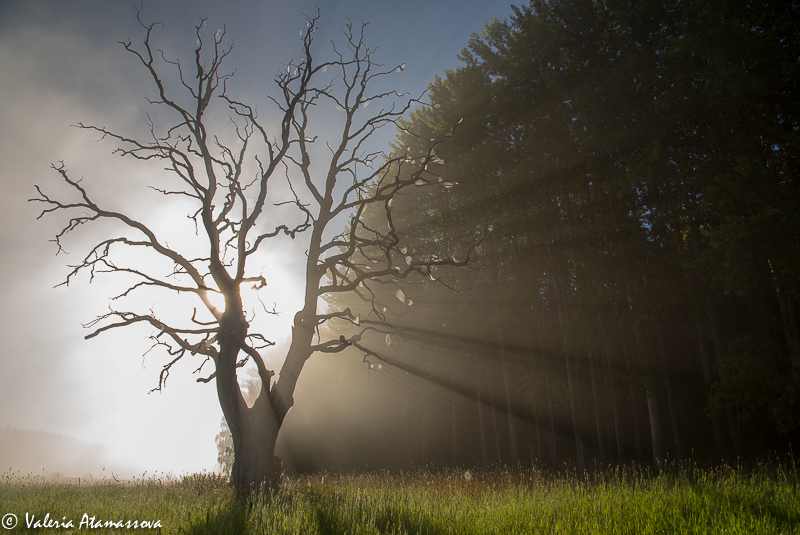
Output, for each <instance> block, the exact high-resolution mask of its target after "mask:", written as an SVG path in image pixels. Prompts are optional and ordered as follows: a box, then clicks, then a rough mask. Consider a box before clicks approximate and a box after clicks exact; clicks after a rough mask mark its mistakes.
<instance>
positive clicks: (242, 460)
mask: <svg viewBox="0 0 800 535" xmlns="http://www.w3.org/2000/svg"><path fill="white" fill-rule="evenodd" d="M228 308H233V307H228ZM239 310H240V311H241V307H239ZM308 317H311V315H310V314H308V313H306V311H304V312H301V313H298V314H297V316H296V317H295V325H294V327H293V328H292V343H291V345H290V347H289V352H288V353H287V356H286V362H285V363H284V365H283V368H282V369H281V375H280V377H279V380H278V381H277V382H276V383H275V384H274V385H272V388H270V378H271V376H270V375H268V374H267V372H266V370H265V369H264V368H263V364H261V363H259V376H260V377H261V392H260V394H259V396H258V398H257V399H256V401H255V403H254V404H253V406H252V407H250V408H248V407H247V404H246V403H245V400H244V397H243V396H242V392H241V389H240V388H239V383H238V381H237V380H236V361H237V358H238V356H239V354H240V348H241V347H242V345H243V341H244V339H245V338H244V336H245V334H246V332H247V331H246V325H247V323H246V322H244V316H243V315H241V314H240V315H239V316H238V317H237V316H236V315H235V314H232V315H231V317H230V318H227V316H224V317H223V320H222V321H221V322H220V326H221V327H222V329H221V330H220V332H221V333H224V335H223V336H222V338H221V340H220V353H219V355H218V357H217V377H216V381H217V394H218V396H219V401H220V406H221V407H222V412H223V414H224V416H225V420H226V422H227V423H228V428H229V429H230V431H231V439H232V442H233V455H234V460H233V470H232V472H231V483H232V484H233V486H234V487H235V489H236V492H237V494H238V495H239V496H249V495H250V494H251V493H253V492H263V491H267V490H275V489H277V487H278V484H279V482H280V477H281V472H282V462H281V460H280V459H279V458H278V457H276V456H275V444H276V442H277V440H278V433H279V432H280V429H281V426H282V425H283V421H284V418H285V417H286V414H287V413H288V412H289V409H290V408H291V407H292V405H293V404H294V398H293V394H294V389H295V386H296V385H297V378H298V377H299V376H300V372H301V371H302V369H303V366H304V365H305V362H306V361H307V360H308V357H309V356H310V355H311V340H312V336H313V329H312V328H311V327H310V324H311V322H309V321H308V320H307V319H306V318H308ZM242 322H244V323H242Z"/></svg>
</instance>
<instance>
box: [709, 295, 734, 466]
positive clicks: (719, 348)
mask: <svg viewBox="0 0 800 535" xmlns="http://www.w3.org/2000/svg"><path fill="white" fill-rule="evenodd" d="M706 311H707V312H708V319H709V321H710V322H711V335H712V338H713V340H714V352H715V354H716V357H717V362H719V361H720V360H722V358H723V357H724V356H725V346H726V344H725V342H723V340H722V326H721V325H720V323H719V315H718V314H717V311H716V309H715V308H714V306H713V305H712V304H711V302H710V301H708V302H706ZM725 415H726V416H727V419H728V430H729V431H730V434H731V442H732V443H733V448H734V449H735V450H736V451H740V450H741V449H742V441H741V433H740V431H739V417H738V415H737V414H736V409H735V408H734V407H731V406H727V407H725Z"/></svg>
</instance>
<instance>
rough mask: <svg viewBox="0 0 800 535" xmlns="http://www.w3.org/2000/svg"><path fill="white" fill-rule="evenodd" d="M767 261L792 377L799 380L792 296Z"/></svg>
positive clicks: (798, 346) (799, 359)
mask: <svg viewBox="0 0 800 535" xmlns="http://www.w3.org/2000/svg"><path fill="white" fill-rule="evenodd" d="M767 262H768V263H769V268H770V271H771V272H772V280H773V282H774V283H775V294H776V297H777V298H778V308H779V309H780V311H781V326H782V327H783V334H784V336H785V337H786V345H787V346H789V360H790V362H791V366H792V377H794V379H795V380H796V381H800V335H799V334H798V328H797V316H796V314H795V310H794V309H795V307H794V303H793V302H792V301H793V300H792V297H791V296H790V295H789V294H788V293H787V292H786V283H785V281H784V277H783V274H782V273H781V272H780V271H779V270H778V268H777V266H775V264H774V263H773V262H772V261H771V260H767Z"/></svg>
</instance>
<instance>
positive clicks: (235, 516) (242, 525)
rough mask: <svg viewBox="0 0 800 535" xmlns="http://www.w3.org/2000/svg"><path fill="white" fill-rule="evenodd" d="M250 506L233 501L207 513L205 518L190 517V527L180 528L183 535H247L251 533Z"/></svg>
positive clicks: (240, 501)
mask: <svg viewBox="0 0 800 535" xmlns="http://www.w3.org/2000/svg"><path fill="white" fill-rule="evenodd" d="M248 509H249V508H248V506H247V503H246V502H245V501H243V500H231V501H228V502H225V503H223V504H221V505H219V506H218V507H217V508H216V509H209V510H208V511H206V514H205V517H199V518H192V517H191V516H190V517H189V526H188V527H187V528H183V527H182V528H180V530H179V533H181V534H182V535H246V534H249V533H250V525H249V522H248V516H249V515H248Z"/></svg>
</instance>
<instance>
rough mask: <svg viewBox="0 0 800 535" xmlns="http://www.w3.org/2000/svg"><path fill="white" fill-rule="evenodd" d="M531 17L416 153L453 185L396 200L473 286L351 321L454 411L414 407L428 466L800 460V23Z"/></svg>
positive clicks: (431, 283) (766, 15)
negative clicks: (372, 326)
mask: <svg viewBox="0 0 800 535" xmlns="http://www.w3.org/2000/svg"><path fill="white" fill-rule="evenodd" d="M513 9H514V14H513V15H512V16H511V17H510V18H509V19H507V20H503V21H500V20H496V19H495V20H494V21H492V22H490V23H487V24H486V26H485V28H484V30H483V31H482V32H481V33H479V34H478V33H475V34H473V36H472V38H471V39H470V41H469V44H468V45H467V46H466V47H465V48H464V49H463V51H462V53H461V55H460V60H461V62H462V65H461V66H460V67H458V68H456V69H454V70H448V71H447V72H446V74H445V75H444V76H443V77H437V78H436V79H435V81H434V82H433V83H432V84H431V85H430V87H429V105H427V106H423V107H419V108H417V109H416V110H415V111H414V112H413V113H412V114H411V116H410V118H409V119H407V120H405V121H403V122H401V124H400V130H399V133H398V136H397V138H396V140H395V142H394V145H393V148H394V154H395V155H401V156H402V155H405V156H406V160H407V161H408V162H409V163H411V164H412V165H416V166H417V168H422V169H424V170H425V171H426V172H428V173H429V174H430V177H431V178H430V179H427V180H425V181H424V182H423V181H418V183H417V185H418V186H420V187H418V188H412V189H413V191H411V190H406V192H404V195H403V196H402V198H397V199H395V200H394V202H395V205H394V206H393V207H392V218H393V220H394V224H395V225H396V227H397V229H398V235H399V236H400V237H401V240H400V242H399V244H398V246H399V247H401V248H400V251H401V252H402V254H403V255H404V257H405V261H406V262H407V263H408V265H412V264H413V262H415V260H416V259H418V258H431V257H430V255H431V254H432V253H431V251H436V250H439V251H440V250H448V251H455V253H454V257H457V255H458V254H461V255H462V258H461V260H463V256H464V255H466V254H467V252H469V255H470V260H469V265H470V267H471V268H472V269H468V270H457V271H453V270H450V271H447V270H445V269H432V270H431V271H430V272H429V273H427V276H422V275H420V276H419V277H418V280H414V281H411V280H405V279H402V280H395V281H391V282H390V283H388V284H385V285H383V286H382V287H381V288H374V289H371V290H370V293H369V295H363V296H361V297H362V299H361V300H358V299H355V298H352V297H350V298H348V299H349V300H345V301H346V302H342V301H341V300H338V301H336V304H337V305H339V306H342V305H343V304H347V305H349V306H352V307H353V310H354V311H355V310H356V309H357V307H358V306H359V305H358V302H359V301H361V302H364V303H367V306H365V307H364V308H363V312H362V313H363V314H364V316H362V317H368V316H369V315H370V313H374V311H376V310H378V311H380V310H383V312H384V313H385V314H387V315H388V316H390V317H391V319H392V322H393V324H395V325H397V332H396V333H395V334H394V335H386V340H385V343H384V344H383V345H382V346H381V347H382V350H381V351H379V352H376V353H375V354H366V355H364V361H365V362H366V363H367V365H368V366H370V368H371V369H374V365H375V363H378V362H380V363H382V364H383V365H385V366H386V368H385V369H384V371H383V373H384V374H386V373H389V372H391V371H392V370H394V372H395V373H397V372H398V371H399V372H400V373H403V374H407V375H408V376H409V377H414V378H416V379H418V380H421V381H423V382H424V383H425V384H428V385H435V386H436V388H438V389H439V390H438V392H439V394H436V395H434V394H430V393H427V394H425V395H418V396H415V397H414V399H413V400H411V401H406V402H405V403H406V404H407V407H406V409H405V413H404V414H405V416H404V418H400V420H398V421H401V420H402V421H403V422H404V423H402V426H401V427H402V431H400V433H401V434H412V435H418V436H416V437H415V439H414V444H415V446H414V447H413V448H415V449H414V450H413V451H412V452H407V453H406V455H407V456H409V458H411V459H412V460H415V461H416V462H419V463H423V464H424V463H433V464H436V465H467V464H483V465H485V466H486V465H490V464H494V463H507V464H518V463H528V462H552V463H557V462H561V461H563V460H569V459H572V460H575V461H577V462H578V463H579V465H580V466H586V464H587V462H588V461H589V459H591V458H599V459H602V460H607V461H611V460H619V461H622V460H629V459H639V460H656V461H662V460H664V459H666V458H667V457H669V458H684V457H688V456H690V455H698V456H709V457H713V456H718V455H723V454H728V453H735V454H742V453H745V452H748V451H764V450H766V449H769V448H776V447H785V446H786V444H787V443H789V442H791V441H792V440H796V438H797V423H798V415H799V414H800V397H799V396H800V388H798V387H799V386H800V385H799V384H798V382H799V381H800V337H799V336H798V321H797V312H796V311H797V305H798V295H799V293H798V292H799V291H800V233H799V232H798V230H800V202H799V201H800V195H798V193H800V190H798V143H797V141H798V133H800V107H799V105H800V101H799V100H798V98H797V96H798V94H800V92H798V88H800V71H798V58H800V32H799V31H798V28H800V25H799V24H798V22H800V6H798V4H797V2H770V1H767V2H758V3H754V2H722V1H711V2H708V1H702V2H701V1H688V2H662V3H653V2H644V3H637V2H625V1H607V2H596V1H588V0H586V1H584V0H555V1H540V0H534V1H531V2H530V3H529V4H528V5H525V6H522V7H515V8H513ZM459 122H460V123H459ZM454 125H458V126H457V128H455V129H454ZM446 136H449V137H447V140H446V141H445V142H444V143H443V144H441V145H438V146H436V147H435V150H432V148H431V147H432V145H431V143H432V142H433V140H438V139H441V138H443V137H446ZM415 155H416V156H415ZM408 172H410V171H408ZM377 215H383V212H382V211H380V212H376V217H377ZM364 220H365V221H366V222H367V225H366V226H365V228H369V224H368V222H369V216H368V215H366V216H365V218H364ZM376 221H377V220H376ZM376 225H377V223H376ZM475 244H477V246H475ZM470 247H473V248H472V249H470ZM458 251H461V253H458ZM376 303H377V305H376ZM380 336H384V333H380ZM380 373H381V372H378V375H380ZM436 388H435V389H433V390H432V391H436Z"/></svg>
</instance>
